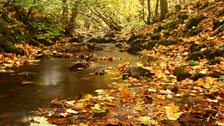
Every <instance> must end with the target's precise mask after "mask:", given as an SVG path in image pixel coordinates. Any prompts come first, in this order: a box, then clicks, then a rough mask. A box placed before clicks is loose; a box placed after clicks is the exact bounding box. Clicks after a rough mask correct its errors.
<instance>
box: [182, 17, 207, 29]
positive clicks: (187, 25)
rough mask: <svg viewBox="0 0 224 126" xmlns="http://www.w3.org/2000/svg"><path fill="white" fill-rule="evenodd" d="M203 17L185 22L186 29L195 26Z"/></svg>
mask: <svg viewBox="0 0 224 126" xmlns="http://www.w3.org/2000/svg"><path fill="white" fill-rule="evenodd" d="M205 18H206V17H205V16H198V17H192V18H190V19H189V20H188V21H187V24H186V28H188V29H191V28H192V27H193V26H197V25H198V24H199V23H200V22H201V21H202V20H203V19H205Z"/></svg>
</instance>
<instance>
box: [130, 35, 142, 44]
mask: <svg viewBox="0 0 224 126" xmlns="http://www.w3.org/2000/svg"><path fill="white" fill-rule="evenodd" d="M139 38H146V36H144V35H135V34H132V35H131V37H130V38H129V39H128V40H127V43H130V42H133V41H134V40H136V39H139Z"/></svg>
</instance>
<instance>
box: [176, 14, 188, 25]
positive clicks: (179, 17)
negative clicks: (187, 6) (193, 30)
mask: <svg viewBox="0 0 224 126" xmlns="http://www.w3.org/2000/svg"><path fill="white" fill-rule="evenodd" d="M178 19H179V20H180V23H184V20H186V19H188V15H187V12H180V13H179V14H178Z"/></svg>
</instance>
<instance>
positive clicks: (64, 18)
mask: <svg viewBox="0 0 224 126" xmlns="http://www.w3.org/2000/svg"><path fill="white" fill-rule="evenodd" d="M61 18H62V22H63V24H64V25H66V24H67V23H68V5H67V0H62V15H61Z"/></svg>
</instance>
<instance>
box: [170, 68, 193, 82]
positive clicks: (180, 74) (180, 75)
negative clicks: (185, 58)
mask: <svg viewBox="0 0 224 126" xmlns="http://www.w3.org/2000/svg"><path fill="white" fill-rule="evenodd" d="M174 75H175V76H176V77H177V81H181V80H184V79H186V78H189V77H190V76H191V74H190V73H189V72H186V71H185V70H184V68H183V67H176V68H175V69H174Z"/></svg>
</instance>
